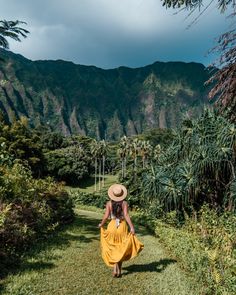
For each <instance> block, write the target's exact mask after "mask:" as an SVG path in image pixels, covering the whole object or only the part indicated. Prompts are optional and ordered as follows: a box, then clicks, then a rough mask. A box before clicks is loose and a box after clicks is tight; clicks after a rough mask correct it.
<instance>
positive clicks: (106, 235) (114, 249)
mask: <svg viewBox="0 0 236 295" xmlns="http://www.w3.org/2000/svg"><path fill="white" fill-rule="evenodd" d="M108 196H109V198H110V199H111V200H110V201H108V202H107V203H106V211H105V214H104V216H103V219H102V221H101V223H100V224H99V225H98V227H99V228H100V229H101V250H102V258H103V260H104V262H105V263H106V265H108V266H110V267H113V272H112V275H113V277H120V276H121V267H122V262H123V261H126V260H129V259H131V258H133V257H135V256H136V255H137V254H138V253H139V252H140V251H141V250H142V249H143V247H144V246H143V244H142V243H140V242H139V240H138V239H137V237H136V236H135V230H134V226H133V223H132V221H131V219H130V216H129V213H128V204H127V202H126V201H124V199H125V198H126V196H127V189H126V188H125V186H123V185H121V184H113V185H112V186H110V188H109V189H108ZM109 217H110V218H111V221H110V222H109V224H108V226H107V229H104V228H103V226H104V224H105V222H106V220H107V219H108V218H109ZM126 222H127V223H128V225H129V227H130V233H129V232H128V226H127V223H126Z"/></svg>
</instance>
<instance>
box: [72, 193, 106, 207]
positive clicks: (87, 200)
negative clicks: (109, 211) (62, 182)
mask: <svg viewBox="0 0 236 295" xmlns="http://www.w3.org/2000/svg"><path fill="white" fill-rule="evenodd" d="M71 197H72V199H73V200H74V202H75V203H76V204H78V205H89V206H95V207H98V208H104V207H105V205H106V202H107V201H108V196H107V191H101V192H100V193H84V192H71Z"/></svg>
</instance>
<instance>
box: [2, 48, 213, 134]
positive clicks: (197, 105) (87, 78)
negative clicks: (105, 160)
mask: <svg viewBox="0 0 236 295" xmlns="http://www.w3.org/2000/svg"><path fill="white" fill-rule="evenodd" d="M0 55H1V57H2V58H3V59H4V60H5V61H4V62H0V109H1V110H2V112H3V114H4V116H5V118H6V120H8V121H10V122H11V121H12V120H14V118H19V117H20V116H27V117H28V118H29V120H30V124H31V125H32V126H38V125H40V124H43V125H47V126H48V127H50V128H51V129H52V130H59V131H62V132H63V134H71V133H80V134H86V135H88V136H92V137H96V138H98V139H99V138H106V139H117V138H119V137H120V136H122V135H123V134H126V135H133V134H137V133H141V132H143V131H145V130H147V129H149V128H156V127H161V128H165V127H176V126H178V124H179V123H180V121H181V119H182V117H183V115H184V114H186V113H188V114H190V115H192V116H196V115H197V114H199V113H200V112H201V110H202V108H203V104H207V103H208V102H207V92H208V91H207V89H206V88H205V86H204V82H205V81H206V80H207V79H208V75H209V74H208V72H207V70H206V69H205V67H204V66H203V65H202V64H197V63H183V62H168V63H163V62H156V63H154V64H152V65H148V66H145V67H142V68H136V69H131V68H127V67H119V68H116V69H111V70H103V69H100V68H97V67H94V66H82V65H76V64H73V63H72V62H66V61H62V60H57V61H30V60H28V59H26V58H24V57H23V56H21V55H17V54H14V53H12V52H9V51H4V50H0Z"/></svg>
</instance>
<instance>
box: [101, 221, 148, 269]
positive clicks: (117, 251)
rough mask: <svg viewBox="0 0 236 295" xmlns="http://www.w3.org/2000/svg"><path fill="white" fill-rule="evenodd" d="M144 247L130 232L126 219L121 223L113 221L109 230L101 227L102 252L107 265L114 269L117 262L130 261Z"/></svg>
mask: <svg viewBox="0 0 236 295" xmlns="http://www.w3.org/2000/svg"><path fill="white" fill-rule="evenodd" d="M143 247H144V245H143V244H142V243H141V242H140V241H139V240H138V238H137V237H136V236H135V235H132V234H131V233H129V232H128V226H127V223H126V221H125V220H124V219H121V220H120V221H119V226H117V223H116V219H112V220H111V221H110V222H109V224H108V226H107V229H104V228H103V227H101V251H102V258H103V260H104V262H105V263H106V265H108V266H111V267H113V266H114V264H115V263H117V262H123V261H126V260H129V259H131V258H133V257H135V256H137V255H138V253H139V252H140V251H142V249H143Z"/></svg>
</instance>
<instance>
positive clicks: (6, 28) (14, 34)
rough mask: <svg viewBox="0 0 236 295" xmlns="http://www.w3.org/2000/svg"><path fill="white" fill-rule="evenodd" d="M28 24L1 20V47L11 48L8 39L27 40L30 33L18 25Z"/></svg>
mask: <svg viewBox="0 0 236 295" xmlns="http://www.w3.org/2000/svg"><path fill="white" fill-rule="evenodd" d="M22 24H26V23H25V22H22V21H19V20H16V21H6V20H0V47H3V48H6V49H8V48H9V43H8V40H7V39H8V38H11V39H14V40H16V41H21V39H20V38H21V37H23V38H26V37H27V34H28V33H29V31H27V30H26V29H24V28H22V27H19V26H18V25H22Z"/></svg>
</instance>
